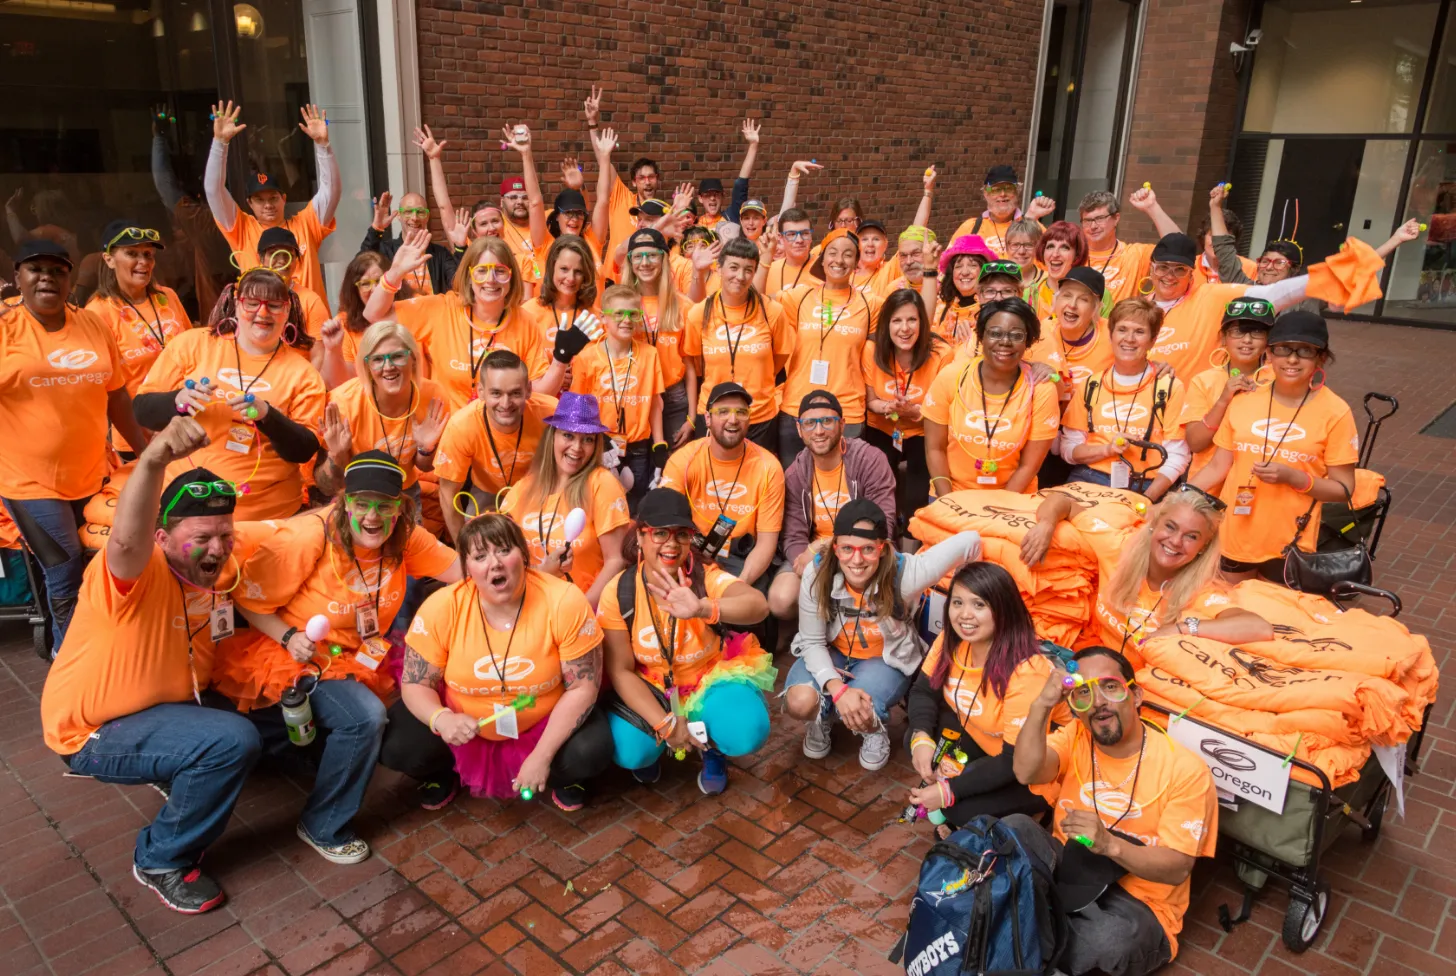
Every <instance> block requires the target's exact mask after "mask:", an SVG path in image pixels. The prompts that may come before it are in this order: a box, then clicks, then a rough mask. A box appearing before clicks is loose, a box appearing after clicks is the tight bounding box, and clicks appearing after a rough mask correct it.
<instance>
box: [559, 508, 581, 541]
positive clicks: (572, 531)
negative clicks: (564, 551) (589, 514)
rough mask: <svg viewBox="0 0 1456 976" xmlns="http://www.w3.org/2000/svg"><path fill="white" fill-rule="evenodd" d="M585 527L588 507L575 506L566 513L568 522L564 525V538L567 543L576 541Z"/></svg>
mask: <svg viewBox="0 0 1456 976" xmlns="http://www.w3.org/2000/svg"><path fill="white" fill-rule="evenodd" d="M585 528H586V509H584V508H573V509H572V510H571V511H569V512H567V513H566V523H565V525H564V526H563V527H562V538H564V539H565V540H566V544H567V545H568V546H569V545H571V544H572V543H573V542H575V541H576V538H577V536H579V535H581V531H582V529H585Z"/></svg>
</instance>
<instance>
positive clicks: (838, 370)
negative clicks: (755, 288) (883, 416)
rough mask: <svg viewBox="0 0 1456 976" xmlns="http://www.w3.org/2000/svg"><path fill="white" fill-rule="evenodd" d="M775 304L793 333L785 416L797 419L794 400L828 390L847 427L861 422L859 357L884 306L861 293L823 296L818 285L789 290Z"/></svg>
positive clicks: (861, 377) (826, 293)
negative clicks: (815, 391) (837, 399)
mask: <svg viewBox="0 0 1456 976" xmlns="http://www.w3.org/2000/svg"><path fill="white" fill-rule="evenodd" d="M779 302H780V303H781V304H782V305H783V306H784V314H785V315H786V316H788V320H789V324H790V326H791V327H793V328H796V329H797V332H798V341H797V342H796V343H795V344H794V351H793V353H792V354H791V355H790V356H789V363H788V366H787V367H786V368H787V370H788V382H787V383H785V384H784V403H783V411H784V413H787V414H789V415H790V416H793V417H797V416H798V415H799V401H800V400H802V399H803V398H804V396H805V395H806V394H807V393H809V391H810V390H828V391H829V392H830V393H833V394H834V395H835V396H836V397H838V398H839V405H840V406H841V407H842V408H843V409H844V422H845V423H846V424H859V423H863V422H864V415H865V397H864V393H865V384H864V371H863V369H862V367H861V365H860V362H861V361H860V355H861V352H862V350H863V349H864V345H865V341H866V340H867V339H868V338H869V334H870V332H871V330H873V329H874V325H875V320H876V317H877V316H878V315H879V312H880V306H881V305H882V304H884V303H883V302H882V301H881V300H880V299H879V298H876V297H874V296H873V295H866V294H864V293H863V292H857V291H849V292H836V293H828V292H826V291H825V289H824V288H823V287H822V286H819V285H800V286H799V287H798V288H792V289H790V290H788V291H786V292H784V293H783V294H782V295H780V296H779ZM815 363H819V364H821V365H820V366H818V367H816V366H815Z"/></svg>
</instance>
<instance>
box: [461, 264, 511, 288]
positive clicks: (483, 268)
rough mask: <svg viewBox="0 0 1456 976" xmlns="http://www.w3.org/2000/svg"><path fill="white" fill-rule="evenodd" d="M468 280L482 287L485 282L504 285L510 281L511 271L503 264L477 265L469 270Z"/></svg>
mask: <svg viewBox="0 0 1456 976" xmlns="http://www.w3.org/2000/svg"><path fill="white" fill-rule="evenodd" d="M470 280H471V281H473V282H475V283H476V284H477V285H483V284H485V283H486V282H487V281H497V282H500V283H501V284H504V283H505V282H507V281H510V280H511V269H510V268H509V267H507V266H506V265H504V264H477V265H476V266H475V267H473V268H471V269H470Z"/></svg>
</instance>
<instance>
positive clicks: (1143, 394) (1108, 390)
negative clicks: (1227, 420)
mask: <svg viewBox="0 0 1456 976" xmlns="http://www.w3.org/2000/svg"><path fill="white" fill-rule="evenodd" d="M1088 383H1096V384H1097V388H1096V389H1095V390H1094V391H1093V393H1092V415H1093V421H1092V424H1091V427H1092V429H1091V430H1090V431H1088V432H1087V440H1086V443H1088V444H1111V443H1112V442H1113V440H1114V439H1116V438H1118V437H1125V438H1127V439H1129V440H1133V439H1136V440H1150V441H1153V442H1154V443H1157V444H1161V443H1163V442H1164V441H1176V440H1182V439H1183V397H1184V391H1183V381H1182V380H1180V379H1178V377H1176V376H1171V377H1164V378H1161V379H1160V378H1158V375H1157V373H1156V372H1155V371H1154V369H1153V368H1152V367H1151V366H1149V367H1147V368H1146V369H1145V370H1144V371H1143V377H1142V379H1141V380H1140V381H1139V382H1138V383H1137V384H1136V385H1134V386H1131V387H1128V386H1124V385H1122V384H1121V383H1119V382H1118V381H1117V374H1116V373H1114V372H1113V370H1112V368H1111V367H1109V368H1107V369H1104V370H1103V371H1102V372H1101V373H1100V374H1098V375H1097V376H1094V377H1092V378H1090V379H1086V380H1083V381H1082V382H1081V383H1078V384H1077V388H1076V389H1075V390H1073V391H1072V399H1071V400H1069V401H1067V408H1066V410H1065V411H1064V412H1063V413H1062V424H1063V425H1064V426H1066V427H1068V428H1070V429H1072V430H1079V431H1087V428H1088V424H1087V384H1088ZM1159 399H1161V400H1162V401H1163V406H1162V408H1161V409H1158V410H1155V409H1154V407H1155V405H1156V403H1157V401H1158V400H1159ZM1150 419H1152V421H1153V423H1152V430H1151V432H1149V430H1148V427H1149V420H1150ZM1158 457H1159V455H1157V454H1155V453H1154V452H1152V451H1148V456H1147V458H1144V457H1143V449H1142V448H1140V447H1133V446H1132V445H1131V444H1129V445H1128V446H1127V447H1126V448H1125V449H1124V450H1123V452H1122V458H1123V460H1125V461H1126V462H1127V463H1128V464H1129V465H1130V466H1131V467H1132V470H1133V472H1134V473H1140V472H1142V471H1143V470H1144V469H1145V468H1147V467H1149V466H1150V465H1151V466H1152V467H1153V468H1154V469H1156V468H1157V467H1159V466H1160V465H1159V464H1158ZM1114 460H1115V458H1103V459H1102V460H1100V461H1090V462H1088V463H1087V466H1088V467H1090V468H1094V469H1096V470H1098V471H1102V472H1104V473H1108V474H1110V473H1111V472H1112V462H1113V461H1114ZM1149 476H1151V474H1150V475H1149Z"/></svg>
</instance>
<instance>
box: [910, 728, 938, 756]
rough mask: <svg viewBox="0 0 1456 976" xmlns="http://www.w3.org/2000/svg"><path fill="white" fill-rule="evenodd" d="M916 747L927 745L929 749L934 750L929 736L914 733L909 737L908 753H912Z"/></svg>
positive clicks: (932, 741)
mask: <svg viewBox="0 0 1456 976" xmlns="http://www.w3.org/2000/svg"><path fill="white" fill-rule="evenodd" d="M918 745H927V746H930V748H932V749H934V748H935V740H934V739H932V738H931V737H930V736H928V735H926V734H925V733H924V732H916V733H915V734H914V735H912V736H911V737H910V751H911V752H914V751H915V747H916V746H918Z"/></svg>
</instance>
